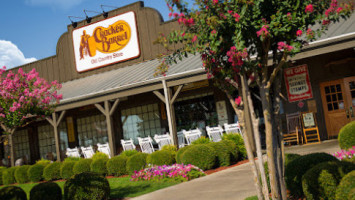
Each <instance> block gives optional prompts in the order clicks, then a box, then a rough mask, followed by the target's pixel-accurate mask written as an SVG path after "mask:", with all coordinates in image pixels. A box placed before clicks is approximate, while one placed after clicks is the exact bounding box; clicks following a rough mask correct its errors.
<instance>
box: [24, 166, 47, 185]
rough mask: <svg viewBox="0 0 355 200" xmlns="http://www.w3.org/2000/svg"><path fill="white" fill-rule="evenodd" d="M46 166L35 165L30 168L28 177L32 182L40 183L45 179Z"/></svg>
mask: <svg viewBox="0 0 355 200" xmlns="http://www.w3.org/2000/svg"><path fill="white" fill-rule="evenodd" d="M44 167H45V166H44V165H42V164H35V165H32V166H30V168H28V170H27V177H28V179H29V180H30V181H31V182H38V181H41V180H42V179H43V169H44Z"/></svg>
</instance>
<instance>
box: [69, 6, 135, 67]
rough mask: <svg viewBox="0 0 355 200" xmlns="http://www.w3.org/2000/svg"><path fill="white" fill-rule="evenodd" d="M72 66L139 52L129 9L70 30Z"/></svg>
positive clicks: (98, 63)
mask: <svg viewBox="0 0 355 200" xmlns="http://www.w3.org/2000/svg"><path fill="white" fill-rule="evenodd" d="M72 34H73V46H74V55H75V64H76V70H77V71H78V72H84V71H88V70H92V69H96V68H99V67H103V66H106V65H109V64H112V63H117V62H122V61H125V60H129V59H133V58H137V57H138V56H139V55H140V49H139V43H138V33H137V25H136V16H135V13H134V12H133V11H130V12H127V13H124V14H121V15H117V16H115V17H111V18H108V19H105V20H102V21H99V22H96V23H93V24H90V25H87V26H83V27H80V28H77V29H75V30H73V32H72Z"/></svg>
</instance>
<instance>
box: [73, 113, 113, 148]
mask: <svg viewBox="0 0 355 200" xmlns="http://www.w3.org/2000/svg"><path fill="white" fill-rule="evenodd" d="M77 127H78V139H79V146H84V147H87V146H90V145H97V143H100V144H104V143H107V142H108V137H107V126H106V118H105V116H104V115H94V116H90V117H83V118H78V119H77Z"/></svg>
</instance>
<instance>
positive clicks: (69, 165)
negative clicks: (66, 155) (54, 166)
mask: <svg viewBox="0 0 355 200" xmlns="http://www.w3.org/2000/svg"><path fill="white" fill-rule="evenodd" d="M76 162H77V161H70V160H68V161H65V162H63V163H62V165H61V166H60V177H62V178H63V179H68V178H70V177H71V176H73V175H74V172H73V168H74V165H75V163H76Z"/></svg>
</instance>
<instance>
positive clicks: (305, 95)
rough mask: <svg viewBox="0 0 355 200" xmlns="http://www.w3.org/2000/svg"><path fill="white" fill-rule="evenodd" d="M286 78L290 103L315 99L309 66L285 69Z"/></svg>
mask: <svg viewBox="0 0 355 200" xmlns="http://www.w3.org/2000/svg"><path fill="white" fill-rule="evenodd" d="M284 76H285V82H286V88H287V94H288V101H289V102H295V101H301V100H304V99H311V98H313V94H312V87H311V82H310V80H309V74H308V68H307V65H301V66H297V67H292V68H288V69H285V71H284Z"/></svg>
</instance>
